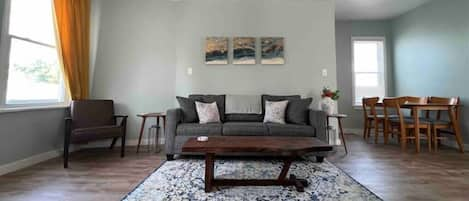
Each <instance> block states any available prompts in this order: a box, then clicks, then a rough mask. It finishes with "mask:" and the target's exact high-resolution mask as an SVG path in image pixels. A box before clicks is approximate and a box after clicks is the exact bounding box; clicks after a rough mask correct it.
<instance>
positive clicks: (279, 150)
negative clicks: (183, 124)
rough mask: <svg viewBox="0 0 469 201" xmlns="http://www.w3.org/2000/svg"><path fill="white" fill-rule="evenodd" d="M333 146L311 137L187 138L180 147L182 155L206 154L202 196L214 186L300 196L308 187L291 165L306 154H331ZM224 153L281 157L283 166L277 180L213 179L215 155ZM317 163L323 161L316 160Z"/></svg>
mask: <svg viewBox="0 0 469 201" xmlns="http://www.w3.org/2000/svg"><path fill="white" fill-rule="evenodd" d="M331 150H332V146H330V145H328V144H326V143H324V142H322V141H320V140H318V139H315V138H312V137H234V136H224V137H209V139H208V141H206V142H198V141H197V140H196V138H190V139H189V140H188V141H187V142H186V143H185V144H184V146H183V147H182V151H183V152H198V153H204V154H205V192H210V191H211V190H212V187H216V186H273V185H281V186H295V187H296V190H297V191H299V192H303V191H304V187H306V186H308V182H307V181H306V180H305V179H299V178H296V177H295V175H292V174H290V176H289V178H287V174H288V170H289V169H290V166H291V163H292V161H293V160H294V159H295V158H296V157H298V156H301V155H303V154H305V153H308V152H327V151H331ZM223 153H271V154H275V155H279V156H283V158H284V164H283V168H282V171H281V172H280V175H279V176H278V178H277V179H262V180H261V179H215V178H214V160H215V155H216V154H223ZM316 159H317V161H318V162H322V161H323V159H324V157H322V156H318V157H317V158H316Z"/></svg>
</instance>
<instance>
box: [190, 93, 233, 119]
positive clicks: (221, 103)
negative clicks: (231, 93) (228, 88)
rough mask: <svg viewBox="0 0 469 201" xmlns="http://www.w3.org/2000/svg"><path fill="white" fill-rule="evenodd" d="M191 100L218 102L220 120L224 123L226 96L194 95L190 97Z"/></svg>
mask: <svg viewBox="0 0 469 201" xmlns="http://www.w3.org/2000/svg"><path fill="white" fill-rule="evenodd" d="M189 99H192V100H194V101H199V102H203V103H213V102H217V107H218V112H220V120H221V121H222V122H223V121H225V95H202V94H192V95H189ZM194 104H195V103H194Z"/></svg>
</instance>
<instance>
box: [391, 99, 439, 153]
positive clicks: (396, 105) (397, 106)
mask: <svg viewBox="0 0 469 201" xmlns="http://www.w3.org/2000/svg"><path fill="white" fill-rule="evenodd" d="M406 101H409V99H408V98H407V97H406V98H403V97H399V98H385V99H384V100H383V107H384V115H385V140H386V136H387V135H388V134H390V133H392V134H397V135H398V136H399V139H400V141H401V147H402V149H405V146H404V145H405V144H406V143H403V142H405V141H406V140H409V139H411V140H415V139H416V137H415V136H416V135H420V133H413V132H412V131H413V129H414V128H415V123H414V119H413V118H409V117H406V116H404V114H403V112H402V111H401V105H402V104H403V102H406ZM409 102H410V101H409ZM413 103H416V102H413ZM404 104H405V103H404ZM391 114H395V115H397V117H392V116H391ZM419 129H425V130H426V136H425V137H424V138H421V139H426V140H427V141H428V150H429V151H431V123H430V122H427V121H420V124H419ZM408 131H410V132H408Z"/></svg>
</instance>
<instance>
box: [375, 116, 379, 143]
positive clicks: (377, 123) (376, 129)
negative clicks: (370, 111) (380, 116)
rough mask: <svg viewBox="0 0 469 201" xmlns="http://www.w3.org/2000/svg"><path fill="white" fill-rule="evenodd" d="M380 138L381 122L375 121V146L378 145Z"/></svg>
mask: <svg viewBox="0 0 469 201" xmlns="http://www.w3.org/2000/svg"><path fill="white" fill-rule="evenodd" d="M378 137H379V122H378V120H375V144H378Z"/></svg>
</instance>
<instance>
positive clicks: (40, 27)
mask: <svg viewBox="0 0 469 201" xmlns="http://www.w3.org/2000/svg"><path fill="white" fill-rule="evenodd" d="M5 14H6V15H5V16H4V18H5V19H4V23H5V24H6V25H5V26H4V27H3V28H4V30H3V32H2V33H3V34H2V35H3V37H2V42H1V43H2V46H1V48H2V55H1V56H2V58H3V59H2V60H1V63H0V64H1V67H2V68H3V69H2V70H3V72H2V73H4V75H6V77H3V78H6V79H2V82H3V83H1V84H0V86H2V88H1V89H0V90H3V93H1V94H2V97H0V98H1V101H0V103H1V104H2V105H3V106H4V107H15V106H24V105H44V104H56V103H63V102H64V99H65V97H64V96H65V90H64V84H63V79H62V75H61V71H60V67H59V60H58V53H57V49H56V40H55V29H54V18H53V17H54V16H53V10H52V0H34V1H31V0H10V1H7V5H6V12H5Z"/></svg>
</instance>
